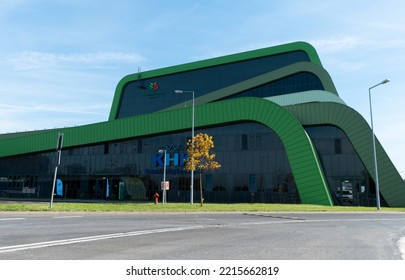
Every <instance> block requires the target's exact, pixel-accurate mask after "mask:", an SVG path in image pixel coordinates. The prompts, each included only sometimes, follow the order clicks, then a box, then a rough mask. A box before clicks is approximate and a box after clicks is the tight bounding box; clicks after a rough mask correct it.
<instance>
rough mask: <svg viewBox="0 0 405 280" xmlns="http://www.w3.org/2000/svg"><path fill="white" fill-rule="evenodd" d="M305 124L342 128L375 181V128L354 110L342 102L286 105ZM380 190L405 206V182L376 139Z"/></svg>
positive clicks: (389, 200) (389, 199)
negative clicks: (373, 144)
mask: <svg viewBox="0 0 405 280" xmlns="http://www.w3.org/2000/svg"><path fill="white" fill-rule="evenodd" d="M284 108H285V109H286V110H288V111H289V112H291V113H292V114H293V115H294V116H296V117H297V119H298V120H299V121H300V122H301V124H302V125H322V124H331V125H334V126H337V127H339V128H340V129H342V130H343V131H344V132H345V134H346V135H347V137H348V138H349V140H350V141H351V143H352V145H353V147H354V149H355V150H356V152H357V154H358V155H359V157H360V159H361V160H362V162H363V164H364V166H365V167H366V168H367V170H368V172H369V174H370V175H371V177H372V178H373V180H375V176H374V175H375V174H374V159H373V146H372V131H371V128H370V126H369V125H368V123H367V121H366V120H365V119H364V118H363V117H362V116H361V115H360V114H359V113H358V112H356V111H355V110H354V109H352V108H350V107H348V106H346V105H344V104H340V103H332V102H325V103H305V104H296V105H294V106H286V107H284ZM376 151H377V162H378V170H379V172H378V174H379V183H380V193H381V194H382V195H383V197H384V199H385V201H386V202H387V203H388V205H389V206H391V207H405V183H404V181H403V179H402V177H401V175H400V174H399V172H398V171H397V170H396V168H395V166H394V164H393V163H392V161H391V160H390V158H389V157H388V155H387V153H386V152H385V150H384V148H383V147H382V145H381V144H380V142H379V141H378V139H377V141H376Z"/></svg>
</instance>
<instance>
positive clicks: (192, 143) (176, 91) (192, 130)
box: [174, 89, 194, 204]
mask: <svg viewBox="0 0 405 280" xmlns="http://www.w3.org/2000/svg"><path fill="white" fill-rule="evenodd" d="M174 92H175V93H192V94H193V108H192V113H191V114H192V116H191V146H192V147H193V148H194V91H192V90H180V89H177V90H175V91H174ZM192 166H193V168H194V162H192ZM193 198H194V170H193V169H191V183H190V203H191V204H193V200H194V199H193Z"/></svg>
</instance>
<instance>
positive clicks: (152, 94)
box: [143, 82, 164, 98]
mask: <svg viewBox="0 0 405 280" xmlns="http://www.w3.org/2000/svg"><path fill="white" fill-rule="evenodd" d="M143 89H144V92H143V95H144V96H147V97H149V98H157V97H159V96H161V95H163V94H164V92H162V90H161V89H160V85H159V83H158V82H150V83H149V85H148V86H146V87H144V88H143Z"/></svg>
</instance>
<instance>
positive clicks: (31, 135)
mask: <svg viewBox="0 0 405 280" xmlns="http://www.w3.org/2000/svg"><path fill="white" fill-rule="evenodd" d="M176 90H182V93H175V91H176ZM365 98H366V97H365ZM193 104H194V106H193ZM193 116H194V118H193ZM193 119H194V121H193ZM193 124H194V125H193ZM192 128H195V134H197V133H200V132H203V133H207V134H209V135H211V136H213V139H214V143H215V151H214V152H215V154H216V160H217V161H218V162H220V163H221V165H222V168H221V169H219V170H216V171H213V172H206V173H203V174H202V179H203V185H204V197H205V201H206V202H224V203H232V202H270V203H306V204H320V205H370V206H371V205H373V206H374V205H375V204H376V188H375V182H374V180H375V178H374V171H373V170H374V162H373V147H372V131H371V129H370V126H369V125H368V123H367V121H366V120H365V119H364V118H363V117H362V116H361V115H360V114H359V113H357V112H356V111H355V110H354V109H352V108H350V107H349V106H347V105H346V104H345V102H344V101H343V100H342V99H341V98H340V97H339V95H338V93H337V91H336V88H335V86H334V84H333V81H332V79H331V77H330V76H329V74H328V72H327V71H326V70H325V69H324V68H323V67H322V64H321V61H320V59H319V57H318V55H317V53H316V51H315V49H314V48H313V47H312V46H311V45H309V44H307V43H304V42H295V43H291V44H286V45H281V46H275V47H270V48H265V49H259V50H255V51H249V52H244V53H238V54H233V55H228V56H223V57H218V58H213V59H207V60H202V61H198V62H192V63H187V64H182V65H177V66H172V67H167V68H163V69H157V70H152V71H147V72H139V73H135V74H131V75H128V76H126V77H124V78H123V79H122V80H121V81H120V82H119V83H118V85H117V88H116V91H115V96H114V100H113V104H112V107H111V112H110V117H109V120H108V121H106V122H102V123H95V124H91V125H85V126H80V127H71V128H61V129H52V130H44V131H31V132H23V133H14V134H3V135H0V194H1V195H2V196H9V197H14V196H32V197H38V198H48V197H50V195H51V190H52V185H53V178H54V171H55V166H56V161H57V153H56V151H55V147H56V141H57V139H58V134H59V133H63V136H64V137H63V149H62V157H61V164H60V166H59V168H58V176H57V178H58V188H60V190H58V193H59V194H60V195H61V196H63V197H64V198H68V199H69V198H72V199H79V198H83V199H105V198H106V197H107V196H108V197H109V199H134V200H139V199H152V195H153V194H154V192H155V191H157V190H159V189H160V182H161V181H162V179H163V169H164V168H163V167H164V166H163V165H164V164H165V165H166V168H165V170H166V177H167V180H168V181H169V182H170V190H168V191H167V201H168V202H172V201H184V202H188V201H190V185H191V182H190V181H191V179H190V178H191V176H190V172H187V171H185V170H184V166H183V163H184V159H185V158H186V157H187V154H186V142H187V140H188V139H190V138H191V135H192V134H191V131H192ZM376 145H377V158H378V167H379V183H380V184H379V185H380V187H379V190H380V195H381V200H382V205H387V206H392V207H394V206H395V207H405V184H404V181H403V179H402V178H401V176H400V174H399V173H398V171H397V170H396V169H395V167H394V165H393V164H392V162H391V160H390V159H389V158H388V156H387V154H386V153H385V151H384V149H383V148H382V146H381V145H380V143H379V142H378V141H377V143H376ZM159 150H166V153H167V155H166V159H165V158H164V154H163V153H159ZM199 176H200V174H199V173H198V171H196V173H195V177H194V179H195V182H194V184H193V185H194V188H195V189H196V190H197V189H198V186H199V184H198V180H199ZM194 193H195V197H196V199H197V196H198V192H197V191H196V192H194Z"/></svg>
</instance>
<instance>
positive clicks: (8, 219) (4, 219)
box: [0, 218, 26, 221]
mask: <svg viewBox="0 0 405 280" xmlns="http://www.w3.org/2000/svg"><path fill="white" fill-rule="evenodd" d="M25 219H26V218H2V219H0V221H16V220H25Z"/></svg>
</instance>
